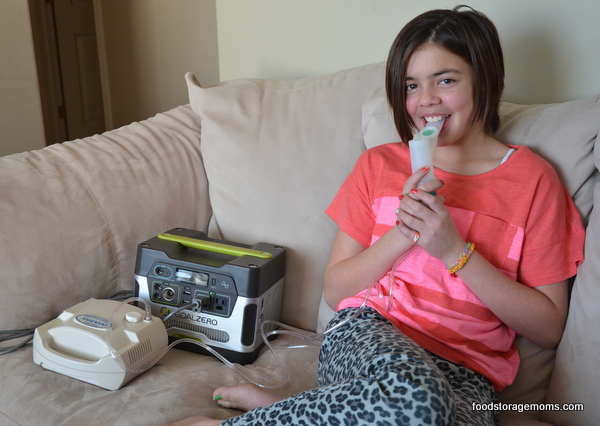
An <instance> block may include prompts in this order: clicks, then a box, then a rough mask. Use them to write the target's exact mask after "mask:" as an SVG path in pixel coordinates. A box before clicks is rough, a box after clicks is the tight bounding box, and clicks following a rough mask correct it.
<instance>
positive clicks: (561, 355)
mask: <svg viewBox="0 0 600 426" xmlns="http://www.w3.org/2000/svg"><path fill="white" fill-rule="evenodd" d="M596 111H598V108H596ZM596 117H597V118H596V122H597V123H600V113H597V114H596ZM599 127H600V124H599ZM593 159H594V161H595V164H596V168H597V169H598V170H600V142H599V141H598V139H596V149H595V150H594V154H593ZM594 203H600V182H599V181H598V175H596V183H595V189H594ZM599 205H600V204H599ZM599 307H600V208H598V206H596V208H595V209H594V210H593V211H592V214H591V217H590V219H589V224H588V227H587V235H586V243H585V262H584V263H583V264H582V265H581V266H580V267H579V269H578V273H577V278H576V279H575V284H574V286H573V292H572V294H571V305H570V307H569V317H568V319H567V325H566V327H565V332H564V335H563V338H562V340H561V342H560V344H559V345H558V350H557V354H556V365H555V367H554V372H553V375H552V381H551V382H550V388H549V389H548V399H547V401H546V402H548V403H551V404H560V405H561V406H562V404H584V408H585V410H583V411H547V412H545V413H544V416H543V417H544V419H545V420H547V421H549V422H552V423H553V424H557V425H566V424H577V425H592V424H598V419H600V405H598V391H597V389H598V382H597V381H596V380H597V377H598V373H597V370H598V366H599V365H600V351H599V350H598V348H599V347H600V331H599V330H600V328H599V327H598V324H600V309H599Z"/></svg>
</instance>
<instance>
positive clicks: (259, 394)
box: [213, 383, 281, 411]
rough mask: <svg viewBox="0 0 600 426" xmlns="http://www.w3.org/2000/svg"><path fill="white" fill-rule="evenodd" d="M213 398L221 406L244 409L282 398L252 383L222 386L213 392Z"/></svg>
mask: <svg viewBox="0 0 600 426" xmlns="http://www.w3.org/2000/svg"><path fill="white" fill-rule="evenodd" d="M213 399H214V400H215V401H217V404H219V405H220V406H221V407H225V408H235V409H237V410H242V411H248V410H252V409H254V408H258V407H265V406H267V405H269V404H272V403H274V402H277V401H279V400H281V398H280V397H279V396H277V395H274V394H272V393H270V392H267V391H266V390H264V389H261V388H259V387H258V386H256V385H253V384H250V383H242V384H240V385H236V386H222V387H220V388H218V389H217V390H215V391H214V392H213Z"/></svg>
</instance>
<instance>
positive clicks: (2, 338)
mask: <svg viewBox="0 0 600 426" xmlns="http://www.w3.org/2000/svg"><path fill="white" fill-rule="evenodd" d="M131 296H133V290H120V291H115V292H114V293H111V294H109V295H108V297H107V299H109V300H124V299H127V298H129V297H131ZM46 322H48V321H44V322H43V323H41V324H38V325H36V326H35V327H32V328H23V329H19V330H0V343H2V342H9V341H11V340H16V339H24V340H23V341H21V342H19V343H17V344H15V345H13V346H6V347H2V348H0V355H6V354H9V353H11V352H14V351H16V350H17V349H21V348H24V347H26V346H31V341H32V340H33V333H34V332H35V329H36V328H38V327H39V326H41V325H44V324H45V323H46Z"/></svg>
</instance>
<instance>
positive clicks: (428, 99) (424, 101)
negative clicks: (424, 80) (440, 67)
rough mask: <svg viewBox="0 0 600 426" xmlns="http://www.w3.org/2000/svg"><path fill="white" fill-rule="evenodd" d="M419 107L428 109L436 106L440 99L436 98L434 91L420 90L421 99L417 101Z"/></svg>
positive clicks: (428, 89) (429, 89)
mask: <svg viewBox="0 0 600 426" xmlns="http://www.w3.org/2000/svg"><path fill="white" fill-rule="evenodd" d="M419 101H420V104H421V106H423V107H428V106H432V105H437V104H439V103H440V97H439V96H438V94H437V92H436V91H435V89H432V88H425V87H423V88H422V89H421V98H420V99H419Z"/></svg>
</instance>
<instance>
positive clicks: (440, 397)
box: [220, 308, 498, 426]
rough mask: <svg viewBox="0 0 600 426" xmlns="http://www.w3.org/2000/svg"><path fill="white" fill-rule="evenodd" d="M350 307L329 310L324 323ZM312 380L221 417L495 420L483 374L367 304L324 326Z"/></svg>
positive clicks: (246, 421) (296, 425)
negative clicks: (430, 347) (311, 384)
mask: <svg viewBox="0 0 600 426" xmlns="http://www.w3.org/2000/svg"><path fill="white" fill-rule="evenodd" d="M355 312H356V309H353V308H351V309H345V310H343V311H340V312H338V313H337V314H336V316H335V317H334V319H333V320H332V321H331V323H330V324H329V327H330V328H331V327H333V326H334V325H336V324H338V323H340V322H342V321H344V320H345V319H346V318H348V317H350V316H352V315H353V314H354V313H355ZM318 379H319V387H318V388H316V389H312V390H309V391H305V392H302V393H299V394H297V395H294V396H292V397H290V398H287V399H285V400H283V401H279V402H277V403H274V404H271V405H269V406H267V407H263V408H258V409H255V410H251V411H248V412H247V413H245V414H244V415H242V416H239V417H233V418H230V419H227V420H224V421H222V422H221V423H220V424H221V425H223V426H228V425H261V426H270V425H272V426H281V425H293V426H300V425H319V426H320V425H464V426H467V425H468V426H473V425H477V426H486V425H494V424H497V421H498V419H497V417H498V413H497V412H489V411H473V410H472V407H473V403H484V404H489V403H492V402H496V400H497V394H496V391H495V390H494V387H493V386H492V384H491V383H490V381H489V380H487V379H486V378H484V377H483V376H481V375H479V374H477V373H474V372H473V371H471V370H469V369H467V368H465V367H462V366H460V365H457V364H454V363H451V362H449V361H446V360H444V359H443V358H440V357H438V356H436V355H435V354H433V353H431V352H428V351H426V350H425V349H423V348H422V347H420V346H419V345H417V344H416V343H415V342H414V341H412V340H411V339H409V338H408V337H406V336H405V335H404V334H402V333H401V332H400V331H399V330H398V329H397V328H396V327H395V326H394V325H393V324H392V323H391V322H389V321H388V320H387V319H385V318H384V317H383V316H381V315H380V314H379V313H377V312H376V311H375V310H373V309H370V308H367V309H365V310H364V311H363V312H362V313H361V314H360V315H359V316H358V317H357V318H355V319H352V320H351V321H350V322H348V323H346V324H344V325H342V326H341V327H339V328H337V329H336V330H334V331H332V332H331V333H329V334H327V335H326V337H325V340H324V342H323V345H322V347H321V352H320V355H319V371H318Z"/></svg>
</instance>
